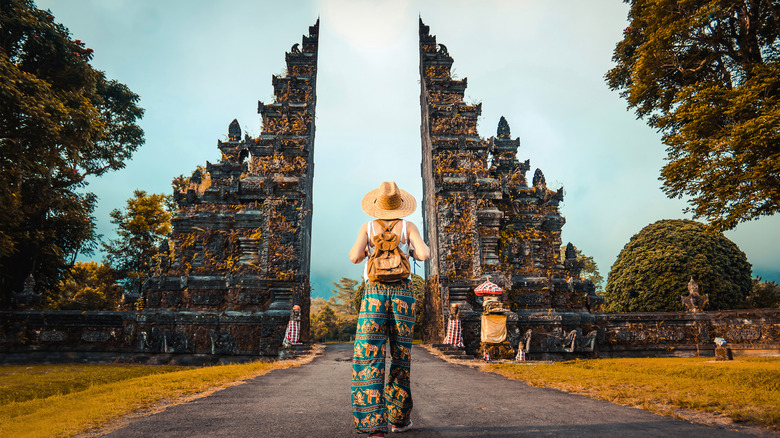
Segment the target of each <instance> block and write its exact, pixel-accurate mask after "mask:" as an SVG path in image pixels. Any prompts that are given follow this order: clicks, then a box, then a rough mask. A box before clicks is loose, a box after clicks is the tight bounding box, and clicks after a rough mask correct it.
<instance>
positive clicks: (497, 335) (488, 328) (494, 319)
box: [482, 314, 506, 344]
mask: <svg viewBox="0 0 780 438" xmlns="http://www.w3.org/2000/svg"><path fill="white" fill-rule="evenodd" d="M505 339H506V315H501V314H490V315H485V314H482V342H490V343H492V344H498V343H501V342H504V340H505Z"/></svg>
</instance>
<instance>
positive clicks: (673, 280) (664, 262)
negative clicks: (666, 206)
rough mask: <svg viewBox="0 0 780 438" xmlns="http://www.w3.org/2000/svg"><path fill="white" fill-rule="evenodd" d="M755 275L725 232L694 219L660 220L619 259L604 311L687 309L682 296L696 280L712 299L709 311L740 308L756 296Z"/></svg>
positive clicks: (646, 229) (608, 281)
mask: <svg viewBox="0 0 780 438" xmlns="http://www.w3.org/2000/svg"><path fill="white" fill-rule="evenodd" d="M751 273H752V268H751V265H750V263H748V261H747V257H746V256H745V253H743V252H742V251H741V250H740V249H739V247H738V246H737V245H736V244H735V243H734V242H732V241H731V240H729V239H727V238H726V237H725V236H724V235H723V234H722V233H720V232H717V231H713V230H712V229H710V228H708V227H707V226H706V225H704V224H702V223H699V222H695V221H691V220H684V219H667V220H661V221H658V222H655V223H653V224H650V225H648V226H646V227H645V228H643V229H642V230H641V231H640V232H639V233H638V234H635V235H634V237H632V238H631V240H630V241H629V242H628V243H627V244H626V246H625V247H623V250H622V251H621V252H620V255H618V258H617V260H616V261H615V264H614V265H612V269H611V270H610V272H609V278H608V280H607V288H606V291H605V295H604V298H605V300H606V306H605V310H606V311H608V312H658V311H679V310H684V309H683V306H682V303H681V301H680V297H681V296H682V295H687V284H688V281H689V280H690V278H691V277H693V279H694V280H695V281H696V282H697V283H698V284H699V288H700V292H701V293H702V294H709V304H708V305H707V307H705V310H723V309H732V308H736V307H738V306H739V304H740V303H742V302H743V300H744V299H745V298H746V297H747V296H748V295H749V294H750V292H751V289H752V281H751Z"/></svg>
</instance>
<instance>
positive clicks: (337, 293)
mask: <svg viewBox="0 0 780 438" xmlns="http://www.w3.org/2000/svg"><path fill="white" fill-rule="evenodd" d="M362 283H363V282H362V281H360V282H359V281H357V280H353V279H351V278H346V277H341V279H340V280H339V282H338V283H336V282H335V281H333V282H331V284H333V286H334V287H335V289H331V290H330V291H331V292H333V294H334V295H333V296H332V297H331V298H330V301H329V302H330V306H331V307H332V308H333V310H334V311H335V312H336V314H337V315H339V317H341V318H344V317H347V316H357V314H358V312H359V311H360V307H355V305H354V301H355V296H356V295H357V289H356V286H360V285H362ZM356 321H357V319H356Z"/></svg>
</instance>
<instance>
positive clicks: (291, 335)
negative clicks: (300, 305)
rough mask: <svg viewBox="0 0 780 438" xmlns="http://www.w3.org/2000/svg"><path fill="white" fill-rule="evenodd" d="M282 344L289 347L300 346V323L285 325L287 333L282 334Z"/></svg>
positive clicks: (293, 322)
mask: <svg viewBox="0 0 780 438" xmlns="http://www.w3.org/2000/svg"><path fill="white" fill-rule="evenodd" d="M284 343H285V344H290V345H300V344H301V322H300V321H290V322H288V323H287V332H285V334H284Z"/></svg>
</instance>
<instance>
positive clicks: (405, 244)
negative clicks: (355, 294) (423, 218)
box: [363, 219, 409, 281]
mask: <svg viewBox="0 0 780 438" xmlns="http://www.w3.org/2000/svg"><path fill="white" fill-rule="evenodd" d="M375 234H376V233H375V232H374V221H370V222H369V223H368V224H366V237H368V255H369V256H371V254H372V253H373V252H374V245H373V242H372V241H371V238H372V237H374V235H375ZM398 249H400V250H401V252H402V253H404V255H405V256H406V257H409V235H408V233H407V232H406V221H405V220H403V219H401V238H400V240H399V242H398ZM363 278H364V279H365V280H366V281H368V257H366V263H365V264H364V265H363Z"/></svg>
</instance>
